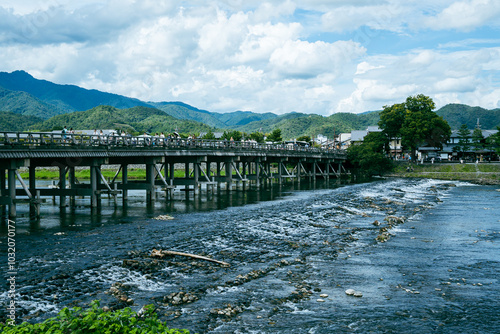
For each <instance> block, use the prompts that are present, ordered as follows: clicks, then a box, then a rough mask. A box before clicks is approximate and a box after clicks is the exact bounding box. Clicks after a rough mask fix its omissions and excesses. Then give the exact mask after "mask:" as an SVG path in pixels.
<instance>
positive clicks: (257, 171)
mask: <svg viewBox="0 0 500 334" xmlns="http://www.w3.org/2000/svg"><path fill="white" fill-rule="evenodd" d="M254 164H255V187H256V188H260V161H255V162H254Z"/></svg>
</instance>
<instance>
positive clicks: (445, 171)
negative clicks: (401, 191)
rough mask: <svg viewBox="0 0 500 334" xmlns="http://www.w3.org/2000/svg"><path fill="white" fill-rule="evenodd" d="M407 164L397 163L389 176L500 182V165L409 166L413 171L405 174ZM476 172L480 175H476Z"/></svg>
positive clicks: (442, 164)
mask: <svg viewBox="0 0 500 334" xmlns="http://www.w3.org/2000/svg"><path fill="white" fill-rule="evenodd" d="M408 166H409V164H408V163H398V164H396V167H395V169H394V172H393V173H391V175H394V176H399V177H420V178H433V179H441V180H464V181H477V182H482V183H494V184H497V183H498V180H500V164H498V163H482V164H481V163H480V164H477V165H476V164H458V163H456V164H450V163H436V164H424V165H415V164H413V165H411V167H412V168H413V171H411V172H407V171H406V168H407V167H408ZM478 171H479V172H480V173H478Z"/></svg>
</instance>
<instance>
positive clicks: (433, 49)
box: [0, 0, 500, 115]
mask: <svg viewBox="0 0 500 334" xmlns="http://www.w3.org/2000/svg"><path fill="white" fill-rule="evenodd" d="M14 70H25V71H27V72H29V73H30V74H32V75H33V76H35V77H36V78H39V79H45V80H50V81H53V82H56V83H60V84H75V85H79V86H82V87H85V88H88V89H98V90H102V91H107V92H112V93H117V94H122V95H126V96H130V97H135V98H139V99H141V100H144V101H182V102H185V103H188V104H190V105H192V106H194V107H197V108H200V109H206V110H209V111H214V112H229V111H235V110H251V111H254V112H274V113H278V114H281V113H285V112H291V111H296V112H303V113H316V114H321V115H330V114H333V113H337V112H353V113H360V112H364V111H367V110H378V109H381V108H382V107H383V106H384V105H390V104H394V103H400V102H402V101H404V100H405V99H406V97H408V96H409V95H415V94H425V95H428V96H430V97H431V98H433V99H434V101H435V102H436V105H437V107H441V106H443V105H446V104H448V103H464V104H469V105H473V106H481V107H484V108H488V109H492V108H500V87H499V86H500V85H499V82H500V74H499V73H500V1H495V0H462V1H447V0H418V1H417V0H407V1H399V0H370V1H368V0H307V1H306V0H295V1H294V0H288V1H273V0H271V1H267V2H262V1H255V0H246V1H243V0H231V1H229V0H227V1H222V0H218V1H215V0H214V1H176V0H169V1H161V0H160V1H153V0H143V1H133V0H111V1H97V0H81V1H69V0H48V1H40V0H24V1H18V0H3V1H2V4H1V5H0V71H5V72H11V71H14Z"/></svg>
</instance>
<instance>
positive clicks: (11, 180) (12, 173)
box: [7, 168, 17, 219]
mask: <svg viewBox="0 0 500 334" xmlns="http://www.w3.org/2000/svg"><path fill="white" fill-rule="evenodd" d="M16 170H17V168H16V169H14V168H9V170H8V172H7V178H8V180H7V184H8V188H9V197H10V205H9V219H15V218H16Z"/></svg>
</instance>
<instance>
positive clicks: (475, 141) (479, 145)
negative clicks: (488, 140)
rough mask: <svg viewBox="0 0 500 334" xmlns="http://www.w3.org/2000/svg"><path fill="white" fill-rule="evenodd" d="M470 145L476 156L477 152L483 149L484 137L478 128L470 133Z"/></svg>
mask: <svg viewBox="0 0 500 334" xmlns="http://www.w3.org/2000/svg"><path fill="white" fill-rule="evenodd" d="M472 145H473V146H474V150H475V151H476V154H478V151H481V150H482V149H484V146H485V145H484V136H483V131H482V130H481V129H480V128H475V129H474V131H472Z"/></svg>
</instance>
